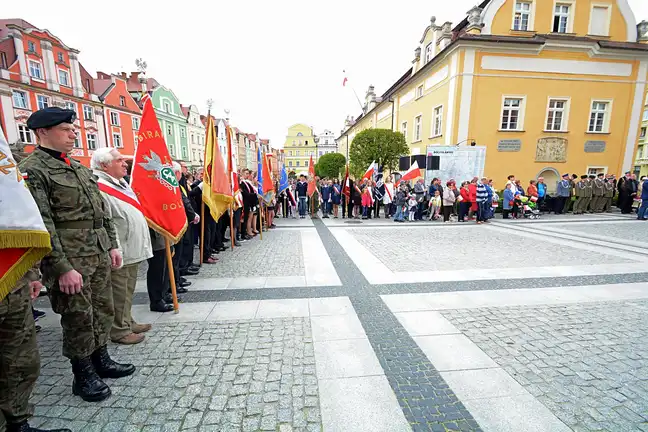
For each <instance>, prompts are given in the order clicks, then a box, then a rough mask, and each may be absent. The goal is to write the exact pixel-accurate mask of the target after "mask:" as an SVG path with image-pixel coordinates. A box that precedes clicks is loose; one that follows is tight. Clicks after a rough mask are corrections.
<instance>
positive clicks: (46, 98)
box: [36, 95, 52, 110]
mask: <svg viewBox="0 0 648 432" xmlns="http://www.w3.org/2000/svg"><path fill="white" fill-rule="evenodd" d="M41 98H44V99H45V101H46V104H47V105H45V106H41V103H40V101H41ZM51 104H52V101H51V99H50V97H49V96H45V95H36V107H38V109H39V110H40V109H43V108H48V107H49V106H50V105H51Z"/></svg>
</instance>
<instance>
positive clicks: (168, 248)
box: [164, 238, 180, 313]
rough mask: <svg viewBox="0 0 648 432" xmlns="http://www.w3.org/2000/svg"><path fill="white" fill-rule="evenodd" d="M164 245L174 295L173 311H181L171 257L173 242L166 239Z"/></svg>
mask: <svg viewBox="0 0 648 432" xmlns="http://www.w3.org/2000/svg"><path fill="white" fill-rule="evenodd" d="M164 247H166V257H167V267H169V282H171V297H173V312H174V313H179V312H180V306H179V305H178V292H177V291H176V283H175V275H174V274H173V259H172V258H171V243H169V239H167V238H165V239H164Z"/></svg>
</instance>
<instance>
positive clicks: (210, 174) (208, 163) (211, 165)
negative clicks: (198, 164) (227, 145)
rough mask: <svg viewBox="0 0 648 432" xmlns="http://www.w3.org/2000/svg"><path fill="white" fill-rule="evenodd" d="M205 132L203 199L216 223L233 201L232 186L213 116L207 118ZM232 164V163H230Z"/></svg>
mask: <svg viewBox="0 0 648 432" xmlns="http://www.w3.org/2000/svg"><path fill="white" fill-rule="evenodd" d="M206 128H207V130H206V131H205V132H206V134H205V173H204V175H203V183H204V185H203V191H202V199H203V202H204V203H205V205H206V206H207V207H209V212H210V213H211V215H212V217H213V218H214V220H215V221H218V219H220V217H221V216H222V215H223V213H225V212H226V211H227V209H228V208H229V205H230V204H231V203H232V201H233V197H232V186H231V185H230V179H228V176H227V173H226V172H225V164H224V162H223V156H222V155H221V152H220V147H219V146H218V143H217V142H216V129H215V127H214V120H213V119H212V116H210V115H209V116H207V126H206ZM230 163H231V162H230Z"/></svg>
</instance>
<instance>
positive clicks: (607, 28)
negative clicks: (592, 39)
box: [587, 3, 612, 36]
mask: <svg viewBox="0 0 648 432" xmlns="http://www.w3.org/2000/svg"><path fill="white" fill-rule="evenodd" d="M595 8H601V9H607V20H606V23H605V33H603V34H596V33H594V32H593V31H592V30H593V29H592V17H593V16H594V9H595ZM611 9H612V8H611V7H610V5H609V4H606V3H592V5H591V9H590V17H589V25H588V28H587V34H589V35H592V36H609V35H610V24H611V20H612V11H611Z"/></svg>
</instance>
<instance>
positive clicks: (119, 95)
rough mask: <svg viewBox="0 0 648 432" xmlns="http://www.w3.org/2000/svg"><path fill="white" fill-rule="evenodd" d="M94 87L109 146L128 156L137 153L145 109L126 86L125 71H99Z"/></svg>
mask: <svg viewBox="0 0 648 432" xmlns="http://www.w3.org/2000/svg"><path fill="white" fill-rule="evenodd" d="M94 89H95V91H96V92H97V95H98V96H99V100H100V101H101V102H102V103H103V105H104V106H103V116H104V118H105V119H106V121H105V122H104V124H105V134H106V138H107V141H108V146H109V147H114V148H116V149H119V151H120V153H122V154H123V155H126V156H134V155H135V149H137V133H138V131H139V127H140V121H141V119H142V112H141V110H140V108H139V106H138V105H137V102H135V100H134V99H133V98H132V96H131V94H130V93H129V92H128V89H127V86H126V77H125V74H124V75H119V76H117V75H109V74H106V73H103V72H97V79H95V80H94Z"/></svg>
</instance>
